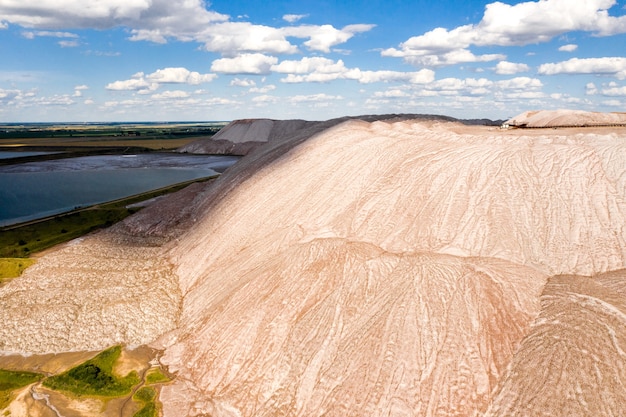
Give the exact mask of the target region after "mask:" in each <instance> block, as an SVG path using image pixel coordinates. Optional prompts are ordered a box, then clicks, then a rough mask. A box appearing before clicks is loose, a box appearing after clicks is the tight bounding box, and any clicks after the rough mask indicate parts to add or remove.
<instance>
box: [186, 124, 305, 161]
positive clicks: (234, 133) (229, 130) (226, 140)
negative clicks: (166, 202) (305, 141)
mask: <svg viewBox="0 0 626 417" xmlns="http://www.w3.org/2000/svg"><path fill="white" fill-rule="evenodd" d="M315 123H316V122H309V121H305V120H298V119H296V120H272V119H251V120H237V121H235V122H233V123H230V124H229V125H227V126H225V127H224V128H223V129H221V130H220V131H219V132H218V133H217V134H215V136H213V137H211V138H209V139H199V140H196V141H194V142H191V143H189V144H187V145H185V146H183V147H181V148H180V149H178V151H179V152H188V153H201V154H228V155H247V154H248V153H249V152H250V151H252V150H253V149H255V148H257V147H258V146H260V145H263V144H264V143H267V142H268V141H269V140H278V139H281V138H283V137H288V136H290V135H291V134H293V132H295V131H296V130H299V129H302V128H304V127H306V126H309V125H312V124H315Z"/></svg>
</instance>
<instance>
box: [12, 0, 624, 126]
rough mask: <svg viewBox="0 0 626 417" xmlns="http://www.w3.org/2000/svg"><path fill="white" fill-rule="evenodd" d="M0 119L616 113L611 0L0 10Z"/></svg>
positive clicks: (298, 1)
mask: <svg viewBox="0 0 626 417" xmlns="http://www.w3.org/2000/svg"><path fill="white" fill-rule="evenodd" d="M0 54H1V56H2V60H0V122H64V121H67V122H82V121H185V120H195V121H200V120H232V119H237V118H251V117H270V118H276V119H287V118H304V119H310V120H323V119H328V118H332V117H338V116H343V115H359V114H374V113H430V114H444V115H449V116H454V117H460V118H483V117H486V118H492V119H498V118H507V117H511V116H514V115H516V114H518V113H520V112H522V111H525V110H531V109H540V108H541V109H556V108H575V109H582V110H591V111H626V0H539V1H525V2H519V1H506V2H485V1H467V0H449V1H446V0H442V1H432V0H431V1H422V0H385V1H383V0H366V1H347V0H342V1H327V0H318V1H310V0H290V1H263V2H261V1H243V0H230V1H226V0H217V1H213V2H210V3H209V2H203V1H201V0H0Z"/></svg>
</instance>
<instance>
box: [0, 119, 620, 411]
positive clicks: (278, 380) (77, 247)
mask: <svg viewBox="0 0 626 417" xmlns="http://www.w3.org/2000/svg"><path fill="white" fill-rule="evenodd" d="M527 116H528V117H530V116H532V117H534V118H535V119H537V117H538V116H537V114H536V113H532V114H531V115H527ZM575 116H577V117H580V115H579V114H578V115H575ZM521 117H522V116H520V117H518V118H517V121H518V122H519V120H520V119H521ZM558 117H560V118H561V119H559V121H558V123H559V125H562V123H563V121H562V118H563V114H558ZM544 119H549V117H547V116H545V115H544ZM234 123H235V126H234V127H231V131H235V132H236V131H241V132H245V135H246V138H252V139H255V138H257V139H258V140H256V142H263V143H264V144H263V145H260V146H259V147H257V148H256V149H255V150H254V151H252V152H250V153H249V154H248V155H247V156H246V157H245V158H243V159H242V160H241V161H240V162H238V163H237V164H236V165H235V166H233V167H232V168H230V169H229V170H228V171H226V172H225V173H224V174H223V175H222V176H221V178H220V179H219V180H217V181H216V182H214V183H212V184H209V185H206V186H205V185H194V186H193V187H191V188H189V189H186V190H183V191H182V192H180V193H179V194H175V195H172V196H171V197H169V198H168V199H166V200H162V201H159V202H157V203H155V204H153V205H152V206H150V207H148V208H146V209H144V210H142V211H141V212H139V213H138V214H137V215H135V216H133V217H131V218H129V219H127V220H126V221H125V222H124V223H121V224H118V225H116V226H115V227H113V228H111V229H109V230H106V231H104V232H100V233H96V234H93V235H90V236H88V237H85V238H83V239H81V240H76V241H73V242H71V243H69V244H67V245H63V246H60V247H58V248H55V249H53V250H50V251H48V252H47V253H45V254H42V255H41V256H40V257H39V259H38V262H37V264H36V265H35V266H34V267H32V268H30V269H29V270H27V271H26V273H25V275H24V276H23V277H22V278H20V279H16V280H13V281H11V282H10V283H8V284H7V285H5V286H3V287H2V288H0V303H2V307H3V308H2V309H1V310H0V322H1V323H3V325H2V326H1V327H0V350H2V351H3V352H5V353H9V352H14V353H21V354H32V353H50V352H67V351H88V350H97V349H104V348H106V347H108V346H110V345H112V344H117V343H123V344H126V345H129V346H136V345H149V346H151V347H153V348H156V349H159V350H161V351H162V352H163V356H162V358H161V362H162V363H163V365H165V366H167V367H168V368H169V370H170V371H171V372H173V373H175V374H176V375H177V376H176V378H175V380H174V381H173V382H172V383H171V384H169V385H166V386H165V387H164V388H163V389H162V390H161V393H160V401H161V403H162V405H163V414H164V415H165V416H181V415H182V416H200V415H211V416H544V415H545V416H548V415H549V416H599V415H603V416H620V415H626V394H625V393H626V389H625V385H626V353H625V352H626V298H625V296H626V271H624V269H623V268H625V263H626V231H625V230H624V228H625V227H626V202H625V201H626V200H625V199H626V170H625V167H626V128H624V127H615V126H613V127H593V128H584V129H580V128H559V129H533V130H526V129H512V130H501V129H498V128H493V127H486V126H465V125H462V124H459V123H456V122H453V121H449V120H445V119H438V118H428V117H417V118H414V117H408V116H387V117H365V118H346V119H339V120H333V121H328V122H319V123H306V124H305V123H302V122H301V121H290V122H279V121H261V122H259V121H256V120H246V121H240V122H234ZM255 123H256V124H257V125H256V126H257V127H255ZM281 123H283V124H285V123H287V124H288V123H292V124H293V123H299V125H298V126H296V127H294V126H292V125H283V126H280V125H279V124H281ZM237 124H239V125H240V126H237ZM255 129H258V130H255ZM272 131H274V132H282V133H281V135H278V137H277V138H268V137H267V136H268V135H270V133H269V132H272ZM263 132H267V133H263ZM264 135H265V136H264ZM246 140H247V139H246Z"/></svg>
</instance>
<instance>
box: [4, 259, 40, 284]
mask: <svg viewBox="0 0 626 417" xmlns="http://www.w3.org/2000/svg"><path fill="white" fill-rule="evenodd" d="M34 262H35V261H34V260H32V259H28V258H0V283H1V282H2V281H3V280H4V279H7V278H15V277H19V276H20V275H21V274H22V272H23V271H24V270H25V269H26V268H28V267H29V266H31V265H32V264H33V263H34Z"/></svg>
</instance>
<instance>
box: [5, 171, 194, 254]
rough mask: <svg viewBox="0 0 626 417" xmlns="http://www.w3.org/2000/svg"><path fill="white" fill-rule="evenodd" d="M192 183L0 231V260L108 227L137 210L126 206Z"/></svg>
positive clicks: (40, 249)
mask: <svg viewBox="0 0 626 417" xmlns="http://www.w3.org/2000/svg"><path fill="white" fill-rule="evenodd" d="M198 181H202V180H198ZM192 182H196V181H195V180H194V181H187V182H185V183H181V184H178V185H174V186H171V187H166V188H162V189H159V190H155V191H152V192H148V193H143V194H139V195H136V196H132V197H128V198H125V199H120V200H117V201H114V202H111V203H107V204H100V205H97V206H94V207H91V208H86V209H81V210H75V211H73V212H70V213H67V214H60V215H57V216H54V217H50V218H47V219H45V220H41V221H33V222H28V223H25V224H22V225H17V226H7V227H3V228H0V258H27V257H28V256H29V255H30V254H32V253H35V252H39V251H42V250H44V249H47V248H50V247H52V246H54V245H57V244H59V243H63V242H67V241H69V240H72V239H75V238H77V237H80V236H83V235H85V234H87V233H89V232H91V231H94V230H97V229H100V228H104V227H109V226H111V225H113V224H114V223H117V222H119V221H120V220H123V219H124V218H126V217H127V216H129V215H131V214H133V213H135V212H136V211H138V210H139V209H138V208H133V209H127V208H126V206H127V205H129V204H133V203H137V202H140V201H144V200H148V199H150V198H154V197H158V196H161V195H165V194H168V193H171V192H175V191H178V190H180V189H182V188H184V187H186V186H187V185H189V184H191V183H192Z"/></svg>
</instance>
